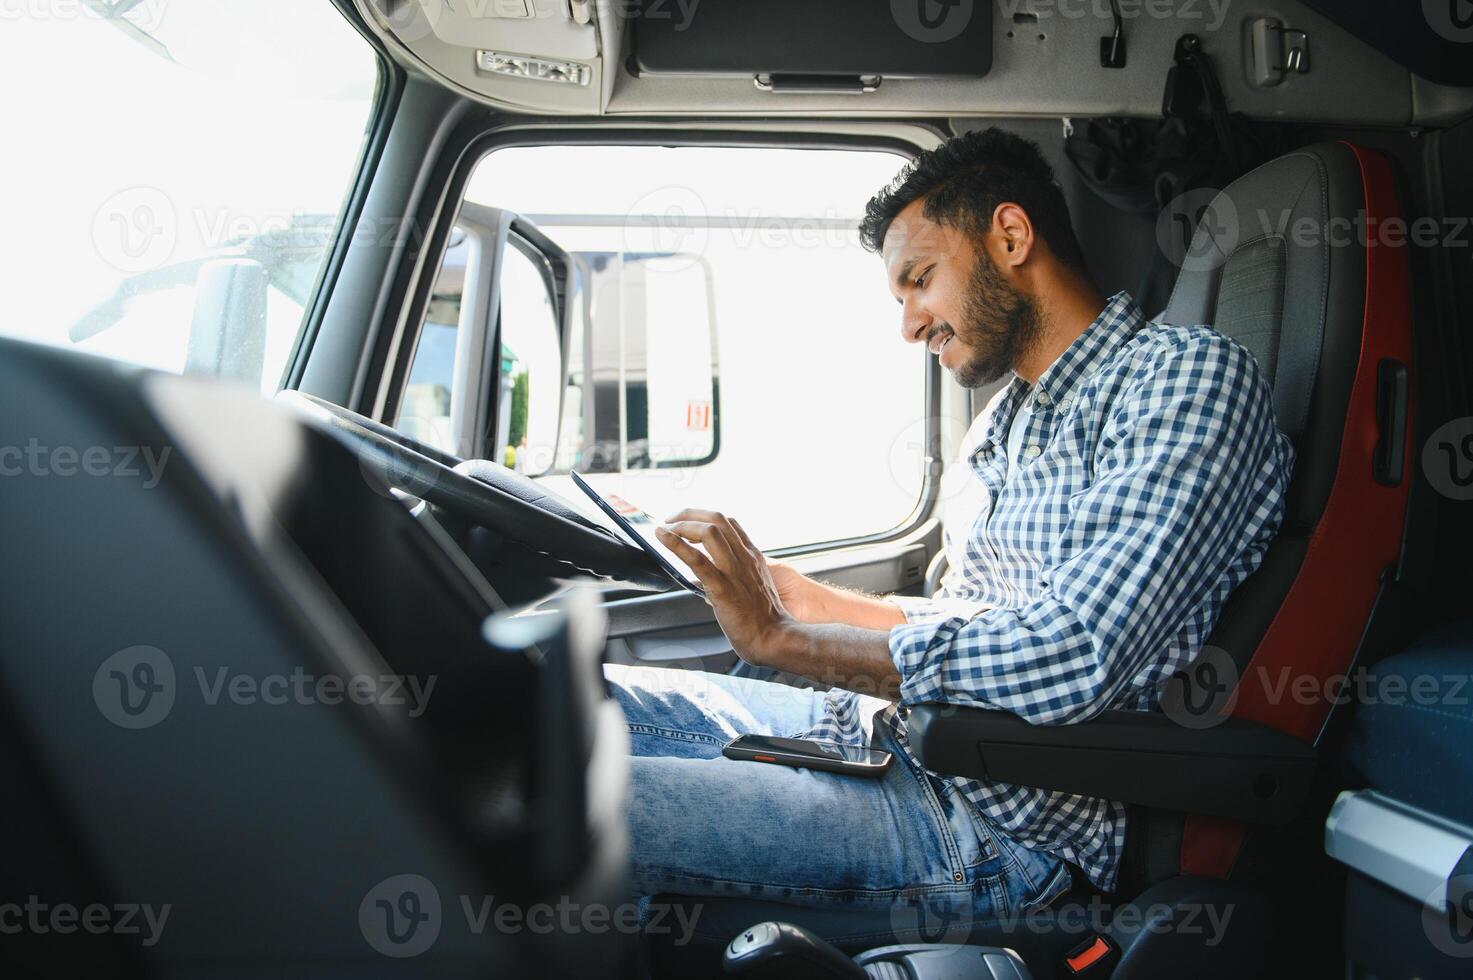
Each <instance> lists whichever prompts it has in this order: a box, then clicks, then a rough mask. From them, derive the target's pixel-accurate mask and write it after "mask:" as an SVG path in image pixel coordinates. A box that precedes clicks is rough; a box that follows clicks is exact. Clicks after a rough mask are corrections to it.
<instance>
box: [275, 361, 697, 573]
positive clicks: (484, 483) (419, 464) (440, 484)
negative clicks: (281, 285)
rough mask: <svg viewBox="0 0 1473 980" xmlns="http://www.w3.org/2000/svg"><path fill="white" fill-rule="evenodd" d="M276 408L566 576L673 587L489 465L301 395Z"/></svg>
mask: <svg viewBox="0 0 1473 980" xmlns="http://www.w3.org/2000/svg"><path fill="white" fill-rule="evenodd" d="M277 401H279V402H281V403H282V404H284V405H286V406H287V407H289V408H291V409H293V410H294V411H296V412H297V413H299V414H300V415H303V416H305V417H306V418H307V420H308V421H309V422H311V423H312V424H315V425H317V426H319V427H321V428H325V429H327V430H328V431H329V432H331V433H333V434H334V435H335V436H336V437H337V438H338V439H339V440H340V441H342V442H344V443H345V444H346V445H347V447H348V448H349V450H350V451H352V452H353V453H354V455H355V456H357V457H358V460H359V464H360V465H361V466H362V467H363V469H364V471H365V472H366V473H372V474H373V475H374V476H375V477H377V478H378V479H379V480H381V481H382V482H383V483H384V485H385V486H388V487H392V488H395V489H398V490H402V491H404V492H405V493H407V494H410V495H411V496H414V497H417V498H419V499H421V500H424V501H426V502H427V503H429V504H432V505H434V506H435V507H438V508H441V509H443V510H446V511H449V512H450V513H452V514H454V515H456V516H457V517H460V518H462V519H464V520H466V521H469V522H470V523H472V524H475V525H478V526H480V527H484V528H487V529H489V530H492V531H495V532H496V533H497V534H499V535H501V536H502V537H504V538H506V539H508V540H511V541H513V542H515V543H517V544H519V545H521V546H522V547H524V548H529V549H531V550H533V551H535V552H537V553H538V554H541V555H545V556H547V557H549V558H552V559H554V560H556V561H558V562H560V563H563V564H565V565H568V566H570V568H571V569H572V570H576V571H579V572H584V573H586V574H590V575H596V576H600V577H605V578H612V579H618V580H620V581H624V582H628V583H630V584H631V585H638V586H644V587H648V588H660V589H669V588H671V587H672V585H673V584H674V583H672V582H671V581H670V578H669V576H667V575H666V574H665V573H664V571H663V570H661V568H660V567H659V565H657V564H656V563H655V561H654V560H653V559H652V558H650V556H649V555H647V554H645V552H644V551H643V550H641V549H639V548H637V547H635V546H634V545H632V544H629V543H627V542H625V541H623V540H622V539H620V538H618V537H615V536H614V534H613V533H612V532H610V531H609V530H608V529H607V528H604V527H602V526H600V525H598V524H595V523H594V522H592V521H590V520H588V519H587V518H586V517H584V516H583V515H582V514H581V513H580V512H579V511H578V510H577V509H576V508H575V507H573V506H572V505H571V504H569V503H568V502H567V501H565V500H564V499H563V498H562V497H561V496H559V495H558V494H556V493H553V492H552V491H551V490H548V489H547V488H545V487H543V486H542V485H541V484H539V483H535V482H534V481H532V480H530V479H528V478H527V477H525V476H523V475H522V474H520V473H516V472H514V471H513V470H511V469H508V468H507V467H505V466H501V465H499V464H497V463H494V462H492V461H491V460H484V459H471V460H462V459H459V458H458V457H455V456H452V455H451V454H449V453H446V452H444V451H442V450H439V449H436V448H435V447H433V446H429V445H426V444H425V443H423V442H420V441H419V440H417V439H414V438H412V437H410V436H406V435H404V434H403V433H401V432H399V431H397V430H395V429H393V428H390V427H389V426H387V425H384V424H383V423H381V422H377V421H374V420H373V419H370V418H368V417H366V416H363V415H359V414H358V413H357V412H354V411H351V410H349V409H346V408H343V407H342V406H341V405H334V404H333V403H332V402H329V401H324V400H323V399H321V398H317V397H316V396H314V395H308V394H305V393H303V392H300V391H291V390H287V391H283V392H281V393H280V394H279V395H278V396H277Z"/></svg>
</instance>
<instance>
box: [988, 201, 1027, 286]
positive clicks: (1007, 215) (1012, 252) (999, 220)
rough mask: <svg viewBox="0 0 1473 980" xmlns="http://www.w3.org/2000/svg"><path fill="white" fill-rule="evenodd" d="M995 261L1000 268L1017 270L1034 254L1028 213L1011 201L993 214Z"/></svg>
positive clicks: (1005, 202)
mask: <svg viewBox="0 0 1473 980" xmlns="http://www.w3.org/2000/svg"><path fill="white" fill-rule="evenodd" d="M989 237H990V238H992V239H993V243H992V244H993V246H994V251H995V252H996V254H994V255H993V256H992V259H993V261H994V262H995V263H996V264H997V265H998V267H999V268H1004V269H1008V268H1017V267H1018V266H1021V265H1022V264H1023V263H1024V262H1026V261H1028V257H1029V256H1030V255H1032V254H1033V245H1034V242H1035V238H1034V235H1033V222H1031V221H1029V220H1028V212H1027V211H1024V210H1023V209H1022V208H1021V207H1019V206H1018V205H1016V204H1013V203H1012V202H1011V201H1004V202H1003V203H1001V204H999V205H998V206H997V207H996V208H995V209H994V210H993V212H992V235H990V236H989Z"/></svg>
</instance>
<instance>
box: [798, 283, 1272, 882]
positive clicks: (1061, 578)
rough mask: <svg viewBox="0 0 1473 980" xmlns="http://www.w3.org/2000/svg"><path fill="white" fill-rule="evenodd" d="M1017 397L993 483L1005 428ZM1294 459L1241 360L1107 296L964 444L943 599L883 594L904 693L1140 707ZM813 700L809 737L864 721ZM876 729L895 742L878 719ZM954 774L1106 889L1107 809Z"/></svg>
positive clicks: (1178, 654) (1111, 858)
mask: <svg viewBox="0 0 1473 980" xmlns="http://www.w3.org/2000/svg"><path fill="white" fill-rule="evenodd" d="M1025 402H1026V403H1027V404H1028V406H1029V409H1030V411H1029V413H1028V414H1027V415H1026V419H1025V423H1026V427H1025V429H1024V431H1023V433H1022V437H1021V451H1020V452H1019V455H1018V461H1017V465H1016V466H1013V467H1011V469H1012V472H1009V470H1010V466H1009V461H1008V458H1007V451H1006V443H1007V435H1008V429H1009V426H1010V424H1011V423H1012V420H1013V417H1014V414H1015V413H1016V412H1017V410H1018V408H1019V406H1020V405H1022V404H1024V403H1025ZM1025 423H1020V424H1025ZM1292 463H1293V450H1292V448H1291V447H1290V444H1289V440H1288V439H1287V438H1286V437H1285V436H1284V435H1283V434H1282V433H1281V432H1279V430H1278V427H1277V424H1276V422H1275V418H1274V412H1273V398H1272V394H1271V392H1270V390H1269V387H1268V384H1267V383H1266V381H1265V379H1264V378H1263V376H1262V374H1261V373H1260V372H1259V369H1258V365H1257V363H1256V362H1255V361H1254V359H1253V356H1252V355H1251V354H1249V353H1248V351H1246V350H1245V349H1244V348H1242V347H1241V346H1239V345H1238V344H1236V343H1235V342H1233V341H1232V340H1230V339H1228V338H1226V337H1224V336H1222V335H1221V334H1218V333H1216V332H1214V331H1212V330H1210V329H1208V328H1206V327H1199V326H1198V327H1178V326H1167V325H1164V324H1159V323H1153V322H1148V321H1146V320H1145V319H1144V318H1143V317H1142V316H1141V313H1140V310H1139V309H1138V308H1137V307H1136V305H1135V303H1134V302H1133V301H1132V300H1131V298H1130V297H1129V296H1128V295H1126V294H1125V293H1120V294H1117V295H1116V296H1114V297H1112V298H1111V299H1110V301H1109V302H1108V303H1107V304H1106V306H1105V309H1104V311H1103V312H1102V313H1101V314H1100V315H1099V317H1098V318H1097V319H1096V320H1095V321H1094V322H1093V323H1092V324H1091V325H1090V326H1089V328H1088V329H1086V330H1085V331H1084V333H1083V334H1081V335H1080V336H1079V338H1078V339H1076V340H1075V341H1074V343H1073V344H1072V345H1071V346H1070V347H1069V349H1068V350H1066V351H1065V352H1064V353H1063V355H1062V356H1060V357H1059V359H1058V360H1057V361H1055V362H1054V363H1053V364H1052V365H1051V366H1050V367H1049V368H1048V370H1046V371H1045V372H1044V373H1043V376H1042V377H1040V378H1039V379H1038V383H1037V384H1035V385H1029V384H1028V383H1027V382H1025V381H1023V380H1022V379H1019V378H1016V377H1015V378H1014V379H1013V380H1012V382H1011V383H1010V384H1008V385H1007V386H1006V387H1005V388H1003V389H1002V390H1001V391H1000V392H998V394H997V396H996V397H995V398H994V399H993V400H992V402H991V403H990V404H989V405H988V407H987V409H986V410H985V411H984V412H983V414H982V415H981V416H979V417H978V419H977V422H976V424H974V425H973V427H972V430H971V431H970V432H968V434H967V440H966V443H965V444H964V445H963V447H962V458H961V460H960V463H959V465H958V466H957V467H955V469H956V470H959V471H960V472H961V473H962V474H963V477H962V479H963V483H964V484H965V485H964V486H962V487H960V488H958V487H956V486H955V485H953V486H952V494H953V495H952V498H951V499H950V501H949V505H948V511H947V514H946V546H947V551H948V555H949V559H950V568H949V571H948V573H947V575H946V578H945V580H944V582H943V583H942V588H941V590H940V591H939V592H938V593H937V595H936V596H935V597H933V598H931V599H908V600H907V599H900V600H897V601H899V602H900V603H901V606H902V608H903V609H904V611H905V614H906V620H907V623H906V624H905V625H903V626H897V627H895V628H894V629H893V630H891V632H890V652H891V656H892V657H893V658H894V660H895V667H896V669H897V670H898V671H899V673H900V677H901V679H902V684H901V688H900V693H901V703H902V704H906V705H909V704H921V703H925V702H949V703H955V704H964V705H977V706H981V707H986V708H994V709H1001V710H1004V711H1010V712H1012V713H1014V714H1017V715H1020V716H1021V717H1023V718H1024V719H1025V720H1027V721H1029V722H1032V723H1033V724H1038V725H1057V724H1067V723H1070V722H1078V721H1084V720H1085V719H1088V718H1091V717H1093V716H1095V715H1097V714H1099V713H1100V712H1101V711H1104V710H1106V709H1112V708H1116V709H1131V710H1142V711H1144V710H1149V709H1150V708H1152V707H1153V706H1154V705H1155V703H1156V700H1157V695H1158V693H1159V690H1160V688H1161V686H1162V684H1163V683H1164V682H1165V681H1166V680H1167V679H1168V678H1169V677H1170V676H1171V675H1172V674H1173V673H1174V672H1176V671H1177V670H1179V669H1180V668H1182V667H1184V666H1185V665H1186V664H1187V663H1188V662H1189V661H1190V660H1191V659H1192V657H1193V656H1194V655H1195V654H1196V653H1197V651H1198V650H1199V649H1200V648H1201V647H1202V646H1203V644H1204V643H1205V642H1206V639H1207V635H1208V633H1209V632H1210V631H1211V629H1212V627H1213V624H1214V623H1216V621H1217V617H1218V613H1219V612H1220V611H1221V610H1222V606H1223V603H1224V601H1225V600H1226V599H1227V597H1228V594H1229V593H1231V592H1232V591H1233V589H1234V588H1235V587H1236V586H1237V585H1238V584H1239V583H1240V582H1242V581H1243V579H1245V578H1246V577H1247V576H1248V574H1249V573H1250V572H1252V571H1253V570H1254V569H1255V568H1257V567H1258V564H1259V562H1260V561H1261V560H1262V559H1263V554H1264V550H1265V549H1266V548H1267V546H1268V543H1269V541H1270V540H1271V539H1272V538H1273V536H1274V534H1275V533H1276V532H1277V530H1278V527H1279V523H1280V521H1281V520H1282V518H1283V512H1284V503H1283V501H1284V491H1285V488H1286V487H1287V486H1288V482H1289V472H1290V468H1291V466H1292ZM969 477H975V480H973V479H970V478H969ZM827 699H828V712H827V717H826V719H825V721H824V723H823V724H822V725H820V726H819V728H818V729H817V730H816V731H815V732H813V733H811V734H812V735H813V737H816V738H830V739H839V740H842V741H856V740H867V738H868V736H869V735H870V732H871V725H872V723H873V719H870V718H864V717H862V715H863V711H862V710H861V707H862V706H861V702H860V701H859V700H858V699H857V698H856V697H855V695H853V694H851V693H849V692H847V691H839V690H835V691H831V692H830V693H829V694H828V696H827ZM877 717H880V718H883V719H884V720H885V721H887V722H888V723H889V724H890V725H891V726H892V727H893V728H894V729H895V730H896V732H897V734H898V735H899V736H900V740H901V744H902V746H904V745H905V741H904V722H903V720H902V719H901V718H900V717H899V716H898V715H897V713H896V711H895V709H894V708H893V707H892V708H887V709H885V710H884V711H883V712H881V713H880V714H879V715H878V716H877ZM956 783H957V785H958V787H959V788H960V789H961V791H962V793H963V794H964V795H965V796H966V797H967V798H968V799H969V800H971V801H972V803H973V804H974V805H975V806H976V807H977V808H978V810H979V811H980V812H981V813H982V814H983V815H984V816H985V817H986V818H987V819H988V820H989V821H990V822H991V823H992V825H993V826H995V827H997V828H998V829H1000V830H1001V831H1002V832H1003V833H1006V834H1007V835H1009V836H1010V837H1012V838H1013V839H1014V840H1017V841H1019V842H1020V843H1022V844H1024V845H1025V846H1028V847H1031V848H1034V849H1037V850H1042V851H1047V852H1050V853H1052V854H1056V855H1058V856H1059V857H1061V858H1063V859H1065V860H1067V861H1070V862H1072V863H1073V864H1075V865H1077V866H1078V867H1079V868H1080V869H1081V870H1082V871H1083V872H1084V873H1085V874H1086V875H1087V876H1088V877H1089V879H1090V880H1091V881H1092V882H1094V884H1095V885H1097V886H1099V887H1100V888H1102V889H1105V890H1107V891H1108V890H1112V889H1113V888H1114V885H1115V879H1116V875H1117V873H1118V870H1119V865H1120V856H1121V853H1122V851H1123V849H1124V845H1125V807H1124V805H1123V804H1121V803H1118V802H1114V801H1111V800H1103V799H1093V798H1089V797H1083V796H1073V795H1070V794H1068V793H1058V792H1051V791H1048V790H1041V789H1034V788H1031V787H1027V786H1014V785H1011V784H1008V783H1000V782H994V781H991V780H978V779H956Z"/></svg>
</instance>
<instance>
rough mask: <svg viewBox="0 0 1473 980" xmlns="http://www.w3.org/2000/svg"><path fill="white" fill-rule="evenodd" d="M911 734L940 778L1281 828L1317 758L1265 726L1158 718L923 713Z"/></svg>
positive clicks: (913, 716) (950, 709)
mask: <svg viewBox="0 0 1473 980" xmlns="http://www.w3.org/2000/svg"><path fill="white" fill-rule="evenodd" d="M907 730H908V732H909V734H910V743H911V746H912V747H913V748H914V749H915V750H916V755H917V757H918V758H919V759H920V761H921V763H922V765H924V766H925V767H926V768H927V769H930V770H932V771H934V772H939V773H944V774H946V775H950V776H964V777H968V778H971V779H985V780H992V781H997V782H1004V783H1017V784H1018V785H1021V786H1035V787H1037V788H1039V789H1047V790H1056V791H1060V792H1065V793H1075V794H1078V795H1080V796H1093V797H1101V798H1104V799H1108V800H1118V801H1120V802H1122V803H1132V804H1136V805H1139V806H1148V807H1156V808H1159V809H1165V810H1178V811H1181V812H1184V813H1197V814H1204V815H1207V816H1215V817H1223V818H1226V819H1230V820H1242V821H1245V822H1248V823H1259V824H1272V825H1276V826H1281V825H1283V824H1286V823H1288V822H1289V821H1290V820H1292V819H1293V818H1294V817H1295V816H1296V815H1297V814H1298V813H1299V810H1300V808H1301V806H1302V805H1303V803H1304V800H1305V797H1306V796H1307V795H1308V793H1309V790H1310V784H1311V782H1312V781H1313V778H1314V774H1315V769H1316V763H1317V759H1318V755H1317V753H1316V752H1315V750H1314V749H1313V748H1312V747H1310V746H1308V745H1305V744H1304V743H1303V742H1300V741H1299V740H1298V739H1296V738H1293V737H1292V736H1289V735H1285V734H1284V733H1283V732H1279V731H1276V730H1274V729H1272V728H1269V727H1267V726H1265V725H1260V724H1258V723H1256V722H1251V721H1245V720H1243V719H1240V718H1225V719H1223V720H1222V722H1221V723H1219V724H1217V725H1214V726H1212V727H1210V728H1200V729H1193V728H1186V727H1184V726H1182V725H1180V724H1178V723H1177V722H1175V721H1173V720H1172V719H1171V718H1170V717H1168V716H1167V715H1165V714H1162V713H1159V712H1144V711H1106V712H1104V713H1102V714H1100V715H1099V716H1097V717H1095V718H1093V719H1091V720H1089V721H1086V722H1081V723H1079V724H1074V725H1030V724H1029V723H1028V722H1026V721H1024V720H1023V719H1022V718H1019V717H1018V716H1017V715H1014V714H1011V713H1010V712H1006V711H991V710H987V709H984V708H963V707H957V706H955V705H943V704H923V705H919V706H916V707H914V708H912V709H910V712H909V716H908V721H907Z"/></svg>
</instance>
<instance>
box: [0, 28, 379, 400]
mask: <svg viewBox="0 0 1473 980" xmlns="http://www.w3.org/2000/svg"><path fill="white" fill-rule="evenodd" d="M0 79H3V81H4V91H5V92H6V98H5V100H4V102H3V105H0V126H3V132H5V134H6V142H7V144H8V146H7V150H8V152H7V153H6V157H7V159H6V180H5V181H4V183H3V185H0V201H3V211H0V213H3V214H4V215H5V225H4V227H5V230H4V232H3V234H0V269H4V271H5V281H6V289H5V302H4V304H3V306H0V332H3V333H6V334H9V335H12V336H19V337H23V338H28V339H32V340H37V341H42V342H45V343H51V344H58V345H62V346H66V347H71V348H75V349H79V350H85V351H90V352H93V353H97V354H102V355H105V356H108V357H114V358H118V359H121V360H125V361H129V362H131V363H135V364H141V365H146V366H149V367H154V368H160V369H163V370H168V371H175V372H187V373H191V374H202V375H208V376H213V377H224V378H229V379H233V380H236V381H240V382H244V383H247V384H251V385H254V386H257V387H258V388H259V389H260V390H261V391H262V392H263V393H268V394H269V393H272V392H274V391H275V390H276V389H277V388H278V387H279V386H280V383H281V379H282V375H283V373H284V371H285V369H286V366H287V362H288V360H289V359H290V357H291V353H292V351H293V349H294V347H295V344H296V340H297V337H298V334H299V333H300V330H301V326H302V321H303V318H304V315H305V311H306V308H307V306H308V304H309V302H310V300H311V297H312V295H313V292H314V289H315V286H316V283H317V281H318V278H319V276H320V274H321V271H322V266H323V263H324V261H325V260H326V256H327V253H328V249H329V246H330V245H331V243H332V241H333V239H334V234H335V230H336V227H337V224H338V219H339V214H340V212H341V209H342V206H343V203H344V200H345V197H346V194H347V192H348V190H349V188H350V186H351V184H352V181H353V177H354V174H355V173H356V170H357V165H358V160H359V157H360V155H361V152H362V147H363V139H364V132H365V128H366V127H367V125H368V123H369V122H370V120H371V115H372V107H373V101H374V95H375V91H376V87H377V81H378V62H377V58H376V56H375V53H374V51H373V49H372V48H371V47H370V46H369V45H368V43H367V42H366V41H365V40H364V39H363V37H362V36H361V35H359V34H358V32H357V31H356V30H355V29H354V28H353V27H352V26H351V25H350V24H349V23H348V22H347V21H346V20H345V19H344V18H343V16H342V15H341V13H339V11H338V10H337V8H335V7H334V6H333V5H332V4H331V3H330V2H328V0H320V2H305V0H248V2H236V0H74V2H65V0H45V2H43V0H34V2H29V3H22V4H15V5H8V6H6V7H5V8H4V9H3V10H0Z"/></svg>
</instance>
